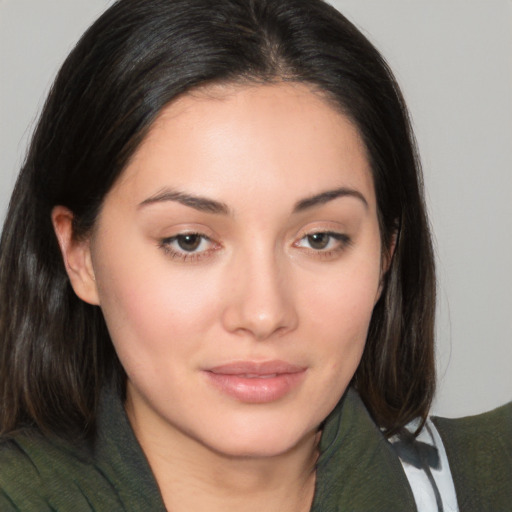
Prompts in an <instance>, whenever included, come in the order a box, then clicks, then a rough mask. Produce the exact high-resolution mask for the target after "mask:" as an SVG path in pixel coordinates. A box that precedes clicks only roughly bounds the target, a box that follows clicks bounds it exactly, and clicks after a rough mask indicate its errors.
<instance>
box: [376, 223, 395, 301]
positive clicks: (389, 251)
mask: <svg viewBox="0 0 512 512" xmlns="http://www.w3.org/2000/svg"><path fill="white" fill-rule="evenodd" d="M397 239H398V232H397V231H396V230H395V232H394V233H393V235H392V237H391V241H390V243H389V247H386V248H385V249H384V250H383V251H382V256H381V271H380V282H379V289H378V291H377V300H376V301H375V303H377V302H378V300H379V299H380V297H381V295H382V291H383V289H384V280H385V278H386V274H387V272H388V270H389V267H390V266H391V262H392V261H393V255H394V254H395V249H396V244H397Z"/></svg>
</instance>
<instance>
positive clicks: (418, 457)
mask: <svg viewBox="0 0 512 512" xmlns="http://www.w3.org/2000/svg"><path fill="white" fill-rule="evenodd" d="M418 424H419V420H414V421H412V422H411V423H409V424H408V425H407V426H406V429H407V430H408V432H410V433H412V432H414V431H415V430H416V428H417V427H418ZM389 441H390V443H391V444H392V446H393V448H395V451H396V452H397V455H398V457H399V459H400V462H401V463H402V466H403V468H404V471H405V474H406V476H407V479H408V481H409V485H410V486H411V489H412V493H413V495H414V499H415V501H416V506H417V508H418V512H458V510H459V507H458V505H457V497H456V494H455V487H454V485H453V478H452V474H451V471H450V465H449V464H448V457H447V456H446V450H445V448H444V445H443V442H442V440H441V436H440V435H439V432H438V431H437V429H436V427H435V425H434V424H433V423H432V421H431V420H430V419H428V420H427V422H426V423H425V426H424V427H423V429H422V430H421V432H420V433H419V435H418V436H417V437H416V439H413V438H412V437H407V439H406V438H404V437H403V436H393V437H392V438H390V439H389Z"/></svg>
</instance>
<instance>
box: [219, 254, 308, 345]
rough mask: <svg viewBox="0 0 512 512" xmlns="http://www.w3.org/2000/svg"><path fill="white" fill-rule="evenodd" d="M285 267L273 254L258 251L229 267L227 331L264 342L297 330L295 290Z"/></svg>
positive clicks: (224, 314)
mask: <svg viewBox="0 0 512 512" xmlns="http://www.w3.org/2000/svg"><path fill="white" fill-rule="evenodd" d="M285 267H286V265H285V264H283V263H282V262H281V263H280V262H279V261H278V258H276V257H275V256H274V255H272V256H269V255H263V254H261V253H256V252H253V253H252V254H251V256H249V258H240V261H239V262H236V263H234V264H233V265H232V266H231V267H230V271H229V278H228V279H229V283H230V286H228V287H227V288H228V290H227V296H226V306H225V309H224V312H223V323H224V328H225V329H226V330H228V331H230V332H233V333H237V334H241V335H249V336H251V337H253V338H254V339H256V340H260V341H262V340H266V339H269V338H271V337H273V336H282V335H284V334H285V333H287V332H290V331H293V330H294V329H295V328H296V327H297V324H298V315H297V311H296V307H295V301H294V291H293V286H292V283H291V280H290V279H289V278H288V277H289V276H287V275H286V274H287V272H286V268H285Z"/></svg>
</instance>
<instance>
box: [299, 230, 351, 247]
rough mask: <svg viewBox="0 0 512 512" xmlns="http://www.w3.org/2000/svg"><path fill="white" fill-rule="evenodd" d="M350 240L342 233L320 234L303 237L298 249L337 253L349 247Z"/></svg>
mask: <svg viewBox="0 0 512 512" xmlns="http://www.w3.org/2000/svg"><path fill="white" fill-rule="evenodd" d="M349 243H350V238H349V237H348V236H347V235H344V234H342V233H333V232H328V231H326V232H318V233H310V234H309V235H306V236H303V237H302V238H301V239H300V240H299V241H298V242H296V244H295V245H296V247H304V248H306V249H313V250H315V251H333V250H334V251H335V250H340V249H342V248H343V247H345V246H347V245H349Z"/></svg>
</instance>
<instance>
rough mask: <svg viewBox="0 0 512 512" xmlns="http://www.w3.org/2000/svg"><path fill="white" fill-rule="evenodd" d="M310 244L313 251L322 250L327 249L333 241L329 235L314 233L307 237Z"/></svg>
mask: <svg viewBox="0 0 512 512" xmlns="http://www.w3.org/2000/svg"><path fill="white" fill-rule="evenodd" d="M307 239H308V244H309V246H310V247H311V248H312V249H317V250H322V249H325V248H326V247H327V246H328V245H329V242H330V240H331V235H330V234H329V233H313V234H312V235H308V236H307Z"/></svg>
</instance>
